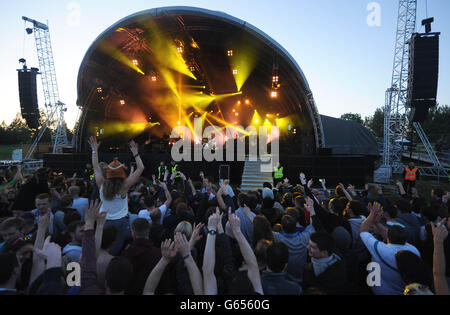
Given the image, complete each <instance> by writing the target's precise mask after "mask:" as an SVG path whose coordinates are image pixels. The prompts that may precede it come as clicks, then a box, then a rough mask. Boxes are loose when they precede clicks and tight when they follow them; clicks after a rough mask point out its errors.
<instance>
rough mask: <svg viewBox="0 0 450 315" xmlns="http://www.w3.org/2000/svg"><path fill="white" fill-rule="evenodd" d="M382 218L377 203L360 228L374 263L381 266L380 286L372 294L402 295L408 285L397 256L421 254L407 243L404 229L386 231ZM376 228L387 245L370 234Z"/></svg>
mask: <svg viewBox="0 0 450 315" xmlns="http://www.w3.org/2000/svg"><path fill="white" fill-rule="evenodd" d="M380 218H381V205H380V204H377V203H375V204H374V205H373V208H372V210H371V213H370V215H369V216H368V217H367V219H366V220H365V221H364V222H363V223H362V224H361V228H360V236H361V240H362V241H363V243H364V245H365V246H366V248H367V249H368V250H369V252H370V254H371V255H372V262H374V263H378V264H379V265H380V273H381V274H380V278H381V281H380V283H379V284H380V285H379V286H373V287H372V292H373V293H374V294H375V295H402V294H403V292H404V289H405V285H406V284H405V283H404V282H403V280H402V277H401V275H400V273H399V271H398V267H397V262H396V259H395V254H396V253H397V252H399V251H403V250H407V251H410V252H412V253H414V254H416V255H417V256H419V257H420V252H419V251H418V250H417V248H416V247H414V246H413V245H411V244H408V243H407V242H406V240H407V238H408V233H407V231H406V230H405V229H404V228H402V227H401V226H399V225H393V226H389V227H388V229H387V230H386V229H385V228H384V227H383V226H382V225H381V224H380ZM374 227H375V228H377V229H378V231H379V232H380V234H382V235H383V237H384V238H385V239H386V240H387V243H384V242H381V241H379V240H377V239H376V238H375V237H374V236H373V235H372V234H371V233H370V232H369V231H370V229H371V228H374Z"/></svg>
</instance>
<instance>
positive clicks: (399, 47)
mask: <svg viewBox="0 0 450 315" xmlns="http://www.w3.org/2000/svg"><path fill="white" fill-rule="evenodd" d="M416 15H417V0H399V9H398V20H397V34H396V42H395V53H394V66H393V72H392V84H391V87H390V88H389V89H388V90H387V91H386V100H385V108H384V142H383V164H382V166H381V167H380V168H379V169H378V170H377V171H375V174H374V180H375V181H376V182H380V183H388V182H389V180H390V179H391V177H392V174H393V173H397V174H398V173H402V172H403V170H404V165H403V164H402V156H403V153H404V149H403V146H404V145H403V141H402V140H406V138H407V134H408V131H410V130H411V129H412V126H414V128H415V129H416V131H417V133H418V135H419V137H420V139H421V141H422V143H423V144H424V146H425V148H426V150H427V152H428V155H429V158H430V161H432V162H433V164H434V166H432V167H419V171H420V173H421V174H422V175H425V176H427V175H428V176H434V175H436V176H447V171H446V170H445V169H444V168H443V167H442V166H441V163H440V162H439V159H438V158H437V156H436V153H435V152H434V149H433V147H432V146H431V144H430V142H429V141H428V138H427V136H426V134H425V132H424V131H423V129H422V127H421V125H420V123H413V124H412V126H411V125H410V122H409V119H408V117H409V112H410V109H409V108H408V107H407V106H406V104H407V97H408V74H409V50H410V46H409V41H410V39H411V38H412V36H413V34H414V33H415V30H416Z"/></svg>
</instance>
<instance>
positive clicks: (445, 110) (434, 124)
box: [422, 104, 450, 143]
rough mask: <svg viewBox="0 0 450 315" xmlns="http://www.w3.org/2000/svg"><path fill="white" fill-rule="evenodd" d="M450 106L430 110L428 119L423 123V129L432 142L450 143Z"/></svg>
mask: <svg viewBox="0 0 450 315" xmlns="http://www.w3.org/2000/svg"><path fill="white" fill-rule="evenodd" d="M449 122H450V106H448V105H443V106H439V104H438V105H437V106H436V107H433V108H431V109H430V112H429V114H428V117H427V119H426V120H425V121H424V122H423V123H422V128H423V130H424V131H425V133H426V134H427V136H428V139H429V140H430V142H432V143H434V142H437V141H439V140H441V141H444V142H447V143H450V123H449Z"/></svg>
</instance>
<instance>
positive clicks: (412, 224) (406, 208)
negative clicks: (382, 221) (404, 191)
mask: <svg viewBox="0 0 450 315" xmlns="http://www.w3.org/2000/svg"><path fill="white" fill-rule="evenodd" d="M395 207H396V208H397V210H398V214H397V218H396V221H397V222H398V223H400V224H403V225H404V226H405V228H406V232H407V233H408V243H410V244H412V245H415V246H416V245H418V243H419V236H420V234H419V233H420V221H419V219H418V218H417V217H416V216H415V215H414V214H412V213H411V212H412V206H411V204H410V203H409V202H408V201H407V200H406V199H399V200H397V201H396V202H395Z"/></svg>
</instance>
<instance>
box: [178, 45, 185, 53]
mask: <svg viewBox="0 0 450 315" xmlns="http://www.w3.org/2000/svg"><path fill="white" fill-rule="evenodd" d="M177 51H178V53H179V54H182V53H183V51H184V49H183V47H181V46H178V48H177Z"/></svg>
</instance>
